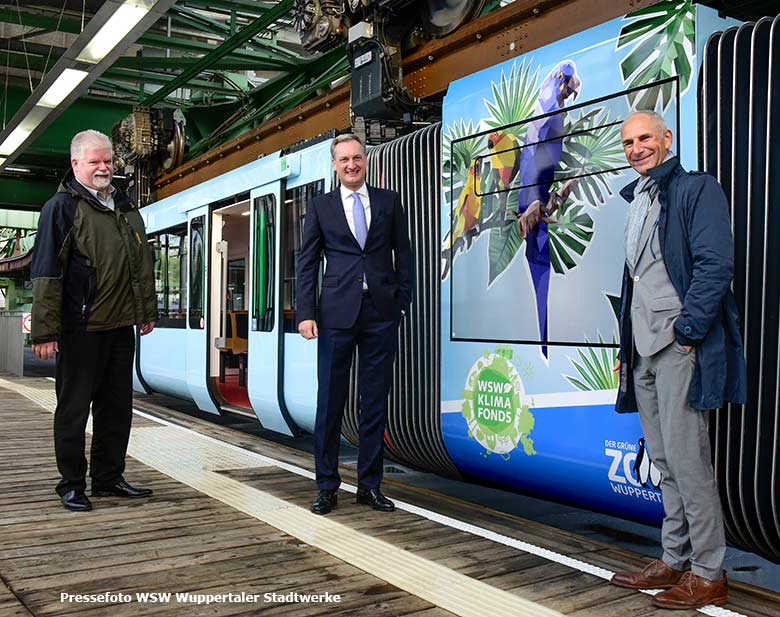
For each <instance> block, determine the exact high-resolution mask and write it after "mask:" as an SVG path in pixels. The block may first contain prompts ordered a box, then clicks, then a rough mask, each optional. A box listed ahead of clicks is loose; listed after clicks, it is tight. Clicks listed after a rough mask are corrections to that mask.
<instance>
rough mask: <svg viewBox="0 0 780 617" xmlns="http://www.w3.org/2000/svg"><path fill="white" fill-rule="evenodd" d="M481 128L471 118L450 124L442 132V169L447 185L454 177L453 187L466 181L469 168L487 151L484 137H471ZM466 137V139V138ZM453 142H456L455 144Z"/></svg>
mask: <svg viewBox="0 0 780 617" xmlns="http://www.w3.org/2000/svg"><path fill="white" fill-rule="evenodd" d="M478 130H479V125H477V126H474V124H473V123H472V122H471V120H469V121H468V123H466V122H464V121H463V119H461V121H460V123H455V124H453V125H451V126H448V127H447V128H446V129H445V131H444V132H443V134H442V146H441V151H442V170H443V172H444V177H445V179H446V184H447V187H449V180H450V178H452V184H453V187H454V186H456V185H458V184H462V183H463V182H465V181H466V176H467V171H468V168H469V167H471V164H472V162H473V161H474V159H475V158H477V157H478V156H481V155H483V154H485V152H487V147H486V144H485V138H484V137H470V136H471V135H474V133H476V132H477V131H478ZM464 138H466V139H464ZM453 142H455V143H454V144H453Z"/></svg>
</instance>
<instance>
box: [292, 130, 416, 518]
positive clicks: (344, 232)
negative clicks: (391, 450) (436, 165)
mask: <svg viewBox="0 0 780 617" xmlns="http://www.w3.org/2000/svg"><path fill="white" fill-rule="evenodd" d="M330 152H331V158H332V159H333V169H334V170H335V171H336V174H337V175H338V177H339V180H340V181H341V187H340V188H339V189H337V190H335V191H331V192H330V193H327V194H325V195H320V196H318V197H315V198H314V199H312V200H311V201H310V202H309V205H308V209H307V211H306V221H305V223H304V228H303V241H302V243H301V253H300V257H299V258H298V320H299V321H298V331H299V332H300V333H301V335H302V336H303V337H304V338H305V339H307V340H309V339H313V338H319V341H318V345H317V378H318V382H319V384H318V389H317V419H316V422H315V425H314V458H315V463H316V470H317V488H318V489H319V494H318V495H317V499H315V501H314V502H313V503H312V506H311V511H312V512H314V513H315V514H327V513H328V512H330V511H331V510H332V509H333V508H335V507H336V504H337V502H338V497H337V491H338V487H339V484H340V482H341V478H340V477H339V471H338V463H339V443H340V439H341V419H342V417H343V415H344V405H345V404H346V401H347V392H348V388H349V371H350V367H351V364H352V355H353V352H354V350H355V345H357V348H358V355H359V362H358V381H359V384H360V431H359V432H360V452H359V455H358V492H357V497H356V502H357V503H361V504H366V505H370V506H371V507H373V508H374V509H375V510H380V511H383V512H391V511H393V510H394V509H395V506H394V505H393V502H392V501H390V500H389V499H387V498H386V497H385V496H384V495H383V494H382V493H381V491H380V490H379V485H380V483H381V482H382V453H383V434H384V431H385V424H386V422H387V396H388V394H389V392H390V385H391V382H392V374H393V360H394V358H395V353H396V348H397V340H398V325H399V323H400V320H401V316H402V315H403V314H405V312H406V311H407V310H408V308H409V304H410V302H411V299H412V298H411V296H412V260H411V247H410V245H409V235H408V233H407V226H406V214H405V213H404V210H403V207H402V206H401V196H400V195H399V194H398V193H396V192H395V191H388V190H385V189H378V188H374V187H369V186H367V185H366V162H367V161H366V149H365V146H364V145H363V142H362V141H361V140H360V138H359V137H357V136H356V135H339V136H338V137H336V138H335V139H334V140H333V143H332V144H331V148H330ZM323 255H324V257H325V260H326V267H325V274H324V275H323V277H322V291H321V293H320V301H319V315H317V310H316V285H317V275H318V273H319V264H320V259H321V258H322V256H323Z"/></svg>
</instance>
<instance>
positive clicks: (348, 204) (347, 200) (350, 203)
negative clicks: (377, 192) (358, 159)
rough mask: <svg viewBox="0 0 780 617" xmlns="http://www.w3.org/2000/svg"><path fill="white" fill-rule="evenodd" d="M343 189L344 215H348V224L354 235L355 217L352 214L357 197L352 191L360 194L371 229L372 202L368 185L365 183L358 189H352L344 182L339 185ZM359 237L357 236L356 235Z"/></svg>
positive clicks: (367, 223)
mask: <svg viewBox="0 0 780 617" xmlns="http://www.w3.org/2000/svg"><path fill="white" fill-rule="evenodd" d="M339 189H340V190H341V204H342V205H343V206H344V215H345V216H346V217H347V224H348V225H349V230H350V231H351V232H352V235H353V236H354V235H355V218H354V217H353V216H352V208H353V207H354V205H355V198H354V197H352V193H357V194H358V195H360V201H362V202H363V210H364V211H365V213H366V229H367V230H368V229H371V204H370V203H369V201H368V187H367V186H366V185H365V183H363V186H361V187H360V188H359V189H358V190H357V191H350V190H349V189H348V188H345V187H344V185H343V184H342V185H341V187H339ZM356 237H357V236H356Z"/></svg>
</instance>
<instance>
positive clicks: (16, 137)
mask: <svg viewBox="0 0 780 617" xmlns="http://www.w3.org/2000/svg"><path fill="white" fill-rule="evenodd" d="M30 133H32V129H25V128H23V127H21V126H17V127H16V128H15V129H14V130H13V131H11V132H10V133H9V134H8V137H6V138H5V141H3V143H2V144H0V154H2V155H4V156H8V155H9V154H13V153H14V152H15V151H16V149H17V148H18V147H19V146H21V145H22V144H23V143H24V140H25V139H27V138H28V137H29V136H30Z"/></svg>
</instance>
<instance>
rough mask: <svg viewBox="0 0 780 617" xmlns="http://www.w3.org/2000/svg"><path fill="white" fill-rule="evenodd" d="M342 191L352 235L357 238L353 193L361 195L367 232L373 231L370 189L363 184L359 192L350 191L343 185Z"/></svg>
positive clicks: (365, 286) (364, 283)
mask: <svg viewBox="0 0 780 617" xmlns="http://www.w3.org/2000/svg"><path fill="white" fill-rule="evenodd" d="M339 189H340V190H341V204H342V205H343V206H344V215H345V216H346V217H347V225H349V230H350V231H351V232H352V235H353V236H355V218H354V217H353V216H352V208H354V206H355V198H354V197H353V196H352V193H357V194H358V195H360V201H361V202H362V203H363V210H364V211H365V213H366V231H368V230H369V229H371V204H370V203H369V201H368V187H367V186H366V183H365V182H364V183H363V186H361V187H360V188H359V189H358V190H357V191H350V190H349V189H348V188H346V187H345V186H344V185H343V184H342V185H341V186H340V187H339ZM355 239H357V236H355ZM363 291H368V283H367V282H366V275H365V274H364V275H363Z"/></svg>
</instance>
